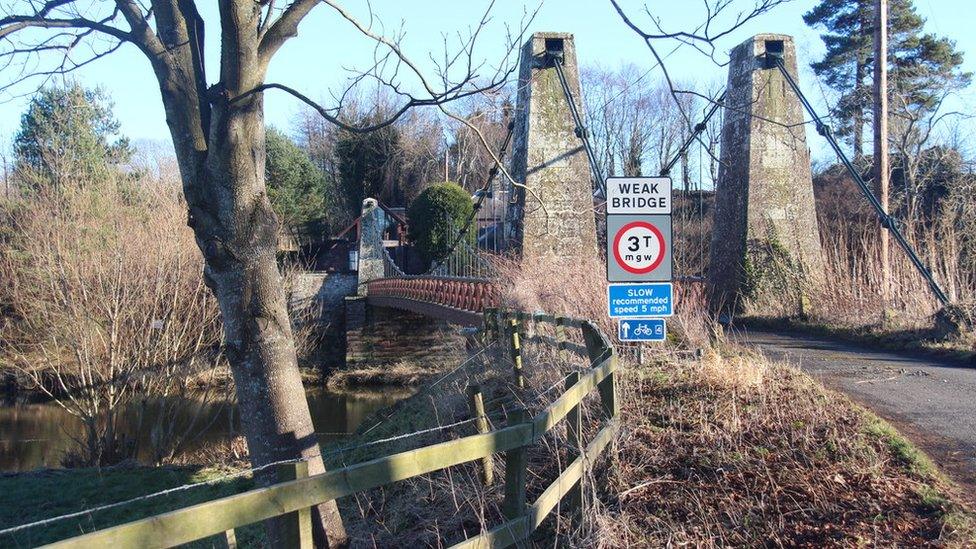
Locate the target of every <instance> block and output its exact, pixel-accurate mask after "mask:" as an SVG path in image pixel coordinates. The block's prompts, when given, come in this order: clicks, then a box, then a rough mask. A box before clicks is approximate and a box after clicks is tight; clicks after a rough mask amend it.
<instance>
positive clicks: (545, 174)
mask: <svg viewBox="0 0 976 549" xmlns="http://www.w3.org/2000/svg"><path fill="white" fill-rule="evenodd" d="M547 42H550V44H553V45H555V44H560V43H561V46H562V48H563V53H564V59H565V63H564V65H563V68H564V70H565V74H566V79H567V81H568V83H569V87H570V90H571V91H572V94H573V97H574V98H575V100H576V103H577V108H578V109H580V112H583V105H582V99H581V96H580V84H579V68H578V66H577V64H576V46H575V44H574V42H573V35H572V34H568V33H535V34H533V35H532V37H531V38H530V39H529V40H528V41H527V42H526V43H525V45H524V46H523V48H522V64H521V67H520V70H519V91H518V97H517V100H516V110H515V129H514V133H513V135H512V166H511V174H512V177H513V178H514V179H515V180H516V181H519V182H524V183H525V185H526V186H527V187H528V188H529V189H531V190H532V192H526V191H525V190H524V189H521V188H515V189H513V196H514V197H516V198H515V204H514V205H513V206H512V207H510V208H509V218H508V227H509V231H510V236H513V237H514V243H515V245H516V246H518V247H519V248H520V249H521V252H522V258H523V260H528V261H533V260H536V259H539V258H541V257H545V256H556V257H557V258H565V257H570V258H572V257H580V256H583V255H595V254H596V253H597V247H596V222H595V220H594V216H593V195H592V190H591V183H590V174H589V164H588V163H587V160H586V152H585V151H584V149H583V143H582V141H581V140H580V138H579V137H577V136H576V134H575V131H574V130H575V127H576V126H575V124H574V123H573V118H572V115H571V113H570V109H569V105H568V103H567V101H566V97H565V95H564V93H563V90H562V87H561V84H560V82H559V76H558V75H557V73H556V69H555V68H554V67H553V65H552V64H551V63H548V62H547V61H546V59H545V52H546V43H547ZM543 204H544V205H545V207H543Z"/></svg>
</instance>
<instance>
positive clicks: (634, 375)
mask: <svg viewBox="0 0 976 549" xmlns="http://www.w3.org/2000/svg"><path fill="white" fill-rule="evenodd" d="M525 358H526V364H525V367H526V375H527V376H529V379H532V380H533V383H538V384H540V386H547V385H549V384H550V380H549V379H543V378H542V377H541V376H542V373H543V372H546V371H548V370H550V369H551V368H552V365H553V364H554V362H553V359H554V357H553V355H551V354H550V355H542V354H540V355H534V354H533V353H532V352H531V351H529V352H527V354H526V357H525ZM623 366H624V367H623V369H622V370H621V379H620V385H619V389H618V391H619V397H620V401H621V402H622V404H623V408H622V414H621V430H620V435H619V437H618V439H617V441H616V443H615V447H616V449H617V451H618V454H617V456H616V457H615V458H613V459H611V460H609V461H601V462H598V463H596V464H595V466H594V469H593V478H592V479H590V480H588V482H590V483H592V484H591V486H592V489H590V488H588V489H587V494H588V495H587V505H588V509H589V510H588V512H587V513H586V514H585V520H584V522H583V525H582V527H581V528H579V529H571V528H569V527H568V524H569V523H568V521H565V520H562V521H553V519H549V520H548V521H547V523H546V524H544V525H543V528H542V529H541V530H540V532H539V535H540V536H542V537H543V538H545V539H541V538H540V540H538V541H540V542H546V543H551V542H552V541H553V539H557V540H560V543H561V544H563V545H567V546H577V547H589V546H593V545H595V544H602V545H606V546H629V545H649V546H659V545H667V544H669V543H670V544H689V545H707V544H718V545H747V546H755V545H767V544H775V545H785V546H797V545H806V546H831V545H833V546H851V545H877V546H893V545H899V546H950V547H951V546H958V547H964V546H967V545H971V544H974V543H976V515H974V514H973V511H972V510H971V509H969V508H967V507H966V506H965V505H964V504H963V503H961V500H962V498H961V494H960V492H959V488H958V487H956V486H955V485H953V484H952V483H951V482H950V481H949V480H947V479H946V478H945V477H944V476H943V475H942V474H941V473H940V472H939V471H938V469H937V468H936V467H935V466H934V465H932V463H931V462H930V461H929V460H928V459H927V457H926V456H925V455H924V454H923V453H922V452H920V451H919V450H918V449H917V448H915V446H914V445H912V444H911V443H910V442H909V441H908V440H906V439H905V438H904V437H902V436H901V435H900V434H898V432H897V431H896V430H895V429H894V428H892V427H891V426H889V425H888V424H886V423H885V422H883V421H882V420H880V419H879V418H877V416H874V415H873V414H871V413H869V412H867V411H866V410H864V409H863V408H861V407H859V406H857V405H856V404H854V403H852V402H851V401H850V400H849V399H847V398H846V397H844V396H843V395H841V394H839V393H836V392H834V391H831V390H828V389H825V388H824V387H823V386H822V385H820V384H819V383H817V382H816V381H814V380H813V379H811V378H810V377H808V376H806V375H805V374H803V373H801V372H799V371H798V370H796V369H794V368H791V367H788V366H785V365H783V364H779V363H774V362H769V361H767V360H766V359H764V358H762V357H760V356H757V355H755V354H752V353H746V352H743V351H742V350H741V349H740V348H738V347H735V346H729V347H727V348H723V349H722V353H721V354H720V353H718V352H715V351H709V352H707V353H706V354H705V356H704V357H702V358H701V359H700V360H679V361H674V360H673V361H669V362H667V363H665V364H660V365H656V366H643V367H641V366H636V365H629V364H627V365H623ZM470 367H471V368H472V370H470V371H464V370H461V371H458V372H456V373H453V374H452V375H450V376H447V377H445V378H439V380H438V384H437V385H436V386H434V385H433V384H428V385H427V387H425V389H424V390H421V392H419V393H418V394H417V395H415V396H414V397H412V398H409V399H406V400H404V401H402V402H400V403H398V404H397V405H396V406H395V407H393V408H390V409H387V410H383V411H381V412H379V413H377V414H374V415H373V416H371V418H370V419H368V420H367V421H365V422H363V424H362V425H361V427H360V428H359V429H358V433H357V434H356V435H355V436H352V437H349V438H347V439H345V440H343V441H342V442H341V443H337V444H333V445H331V446H328V447H326V448H324V452H325V453H326V454H327V461H328V462H329V465H330V466H331V467H333V468H335V467H341V466H343V465H345V464H349V463H355V462H357V461H360V460H362V459H368V458H370V457H373V456H375V455H380V454H388V453H392V452H395V451H402V450H404V449H407V448H411V447H418V446H420V445H423V444H425V443H428V442H431V441H434V440H443V439H444V438H445V437H446V438H456V437H459V436H466V435H470V434H473V430H472V429H473V428H472V427H471V426H470V425H457V426H455V424H456V423H457V422H459V421H464V420H465V419H467V418H468V417H469V416H468V412H467V407H466V397H465V396H464V391H465V387H466V386H467V384H468V383H470V382H471V381H472V380H474V379H477V380H479V381H478V382H479V383H489V385H486V387H492V386H493V385H492V382H491V374H492V370H491V369H490V368H489V369H488V370H485V369H484V368H481V367H480V365H479V364H478V363H476V362H473V363H472V364H470ZM486 371H487V373H488V377H487V378H486V377H485V375H484V373H485V372H486ZM496 375H498V376H501V378H499V379H501V380H504V379H507V376H508V372H507V370H505V369H504V368H502V369H498V371H497V373H496ZM555 375H556V376H558V375H559V374H558V373H556V374H555ZM533 376H535V377H533ZM495 383H496V384H495V385H494V387H495V388H498V387H502V386H501V385H497V380H496V382H495ZM540 394H544V393H540ZM492 395H495V396H492ZM498 395H500V393H499V392H498V391H495V390H494V389H491V390H486V396H488V397H489V404H488V408H489V416H490V421H491V422H492V424H493V425H495V426H498V425H502V424H503V423H500V422H502V421H504V420H503V418H501V417H498V416H495V415H493V414H492V413H491V412H490V410H498V411H500V410H502V409H503V408H505V407H506V406H507V405H506V404H504V402H505V397H504V396H498ZM556 396H558V393H557V394H550V395H549V397H548V398H555V397H556ZM498 398H501V399H502V400H501V401H498V400H497V399H498ZM499 402H500V403H499ZM394 412H395V413H394ZM439 426H443V427H439ZM432 428H434V429H436V432H428V433H425V434H422V435H419V436H417V437H411V438H408V439H403V438H399V437H398V435H401V434H403V433H412V432H417V431H425V430H428V429H432ZM364 443H369V444H370V446H367V447H363V446H361V445H362V444H364ZM559 448H560V445H559V444H555V445H553V446H548V445H541V446H540V447H538V448H536V449H535V450H533V456H532V458H531V463H533V464H534V465H532V466H531V467H530V470H533V472H534V473H535V474H538V475H542V476H545V475H547V474H548V473H549V472H550V471H548V469H546V470H543V469H541V468H539V467H541V466H542V464H544V463H550V464H551V463H553V460H554V459H555V460H556V461H558V460H560V459H562V456H561V452H560V451H559V450H558V449H559ZM536 454H538V455H536ZM550 454H552V455H550ZM496 462H497V463H499V464H500V460H496ZM174 470H175V471H177V472H176V473H174V472H173V471H174ZM103 471H107V472H102V473H97V472H95V471H93V470H73V471H64V472H57V473H50V472H39V473H30V474H24V475H6V476H3V477H0V492H2V493H3V494H4V496H3V497H8V496H7V494H19V495H18V496H16V497H18V498H20V499H19V500H14V499H7V500H5V499H0V507H2V508H4V509H9V508H10V507H14V505H11V504H12V503H13V502H14V501H17V505H16V507H18V508H19V509H22V511H17V513H18V514H17V516H16V517H15V518H16V520H18V521H24V520H33V519H37V518H43V517H47V516H51V515H53V514H57V513H59V512H63V511H65V510H68V509H75V508H84V507H90V506H92V505H97V504H99V503H103V502H110V501H118V500H119V499H124V497H126V496H128V495H131V494H133V493H146V492H148V491H152V490H153V489H155V488H157V487H162V486H163V485H164V484H165V483H166V482H169V483H171V484H179V483H182V482H186V481H187V478H189V476H192V475H209V474H214V473H211V472H209V470H206V469H198V468H197V469H195V468H177V469H173V468H167V469H162V470H158V469H145V468H143V469H132V470H123V469H111V470H103ZM477 472H478V468H477V466H476V465H475V464H472V465H469V466H461V467H457V468H451V469H449V470H446V471H442V472H438V473H434V474H431V475H427V476H425V477H421V478H419V479H417V480H416V481H408V482H402V483H397V484H395V485H392V486H388V487H386V488H384V489H381V490H380V489H378V490H374V491H370V492H367V493H363V494H360V495H358V496H356V497H351V498H345V499H344V500H342V501H340V509H341V510H342V512H343V513H344V514H345V516H346V518H347V526H348V527H349V529H350V532H351V534H353V535H354V538H355V542H354V544H353V545H354V546H360V545H362V546H368V545H370V544H371V543H379V544H380V545H383V544H385V543H393V542H404V541H406V540H409V542H410V543H411V544H413V543H417V544H421V543H437V542H438V540H439V541H440V542H445V541H458V536H460V535H462V534H461V532H468V533H469V534H470V533H472V532H477V531H478V530H479V529H480V528H481V527H482V524H492V523H494V522H495V521H496V519H497V518H498V517H499V515H500V512H499V508H498V504H499V503H500V501H501V496H502V490H501V488H502V485H503V483H502V479H501V478H500V475H496V479H495V481H494V483H493V484H492V485H491V486H489V487H483V486H481V484H480V482H479V481H478V480H477V478H478V474H477ZM47 475H50V478H52V479H58V480H54V481H51V483H52V484H51V485H52V486H53V485H54V484H64V485H68V484H70V485H71V486H72V487H73V488H72V490H73V491H74V492H68V493H67V494H64V495H62V494H60V493H59V491H58V490H53V489H52V490H44V489H43V486H47V484H44V485H42V487H41V489H32V488H31V487H32V486H36V485H37V482H48V481H49V480H48V477H47ZM174 475H176V476H175V477H174ZM181 475H182V476H181ZM159 477H162V478H164V479H166V480H165V481H161V480H159ZM198 478H200V477H198ZM146 479H155V480H153V481H151V482H149V481H147V480H146ZM237 482H241V483H242V484H234V485H231V484H229V483H225V482H220V483H218V484H217V485H216V486H215V487H213V488H203V490H211V495H212V497H220V496H221V495H225V494H227V493H232V491H233V490H238V489H246V484H243V481H237ZM114 484H122V485H124V486H123V487H121V488H114V487H113V485H114ZM135 485H138V486H139V489H138V490H134V489H133V486H135ZM167 486H168V485H167ZM530 491H531V488H530ZM593 496H595V499H591V497H593ZM10 497H11V498H12V497H14V496H10ZM72 498H80V499H79V501H74V500H73V499H72ZM81 502H84V505H82V504H81ZM180 503H181V502H180V501H174V502H173V507H175V506H179V504H180ZM182 503H183V504H185V503H186V501H182ZM169 505H170V504H168V503H167V504H166V505H165V506H163V507H165V508H166V509H169V508H171V507H170V506H169ZM163 507H157V508H154V510H159V509H162V508H163ZM145 512H146V508H144V507H140V508H139V509H137V510H134V511H132V512H131V513H128V514H124V515H123V514H121V513H120V514H114V515H111V516H109V515H106V516H105V517H103V518H101V519H98V518H95V519H93V520H94V521H95V522H88V523H85V524H89V525H91V524H94V525H96V526H100V527H101V526H105V525H108V524H110V523H111V521H112V520H116V521H119V522H121V521H124V520H132V519H134V518H137V516H143V515H140V514H139V513H143V514H145ZM7 513H8V515H10V514H12V513H14V511H7ZM3 520H13V518H4V519H3ZM85 520H88V519H87V518H86V519H85ZM99 521H101V522H99ZM435 523H436V524H437V528H435V529H430V528H429V525H431V524H435ZM59 531H61V532H63V531H66V530H59ZM75 531H76V530H75ZM260 535H261V534H260V529H259V528H258V529H257V530H253V529H252V530H251V533H245V535H243V536H242V535H241V534H240V533H239V535H238V540H239V541H240V542H241V544H242V545H244V546H247V545H248V540H251V541H254V540H256V537H255V536H258V537H259V536H260ZM248 536H250V537H248Z"/></svg>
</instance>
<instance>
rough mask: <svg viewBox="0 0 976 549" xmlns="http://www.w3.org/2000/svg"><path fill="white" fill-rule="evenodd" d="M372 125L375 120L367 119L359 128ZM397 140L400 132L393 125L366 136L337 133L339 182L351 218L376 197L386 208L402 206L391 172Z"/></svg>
mask: <svg viewBox="0 0 976 549" xmlns="http://www.w3.org/2000/svg"><path fill="white" fill-rule="evenodd" d="M375 122H376V118H375V117H369V116H367V117H365V118H364V119H363V120H361V121H360V124H359V125H360V126H361V127H365V126H369V125H371V124H373V123H375ZM399 141H400V133H399V131H398V130H397V128H396V127H395V126H393V125H390V126H385V127H383V128H380V129H377V130H374V131H371V132H367V133H355V132H349V131H341V132H340V133H339V138H338V140H337V141H336V146H335V156H336V164H337V165H338V172H339V183H340V185H341V187H342V194H343V197H344V198H345V201H346V205H347V208H348V209H349V211H350V213H352V214H353V215H354V216H358V215H359V210H360V208H361V207H362V204H363V200H364V199H366V198H378V199H379V200H381V201H383V202H385V203H386V204H389V205H401V204H402V203H403V197H402V193H401V192H400V190H399V189H397V188H396V185H395V178H394V177H393V171H392V169H391V167H392V164H393V160H394V158H395V157H396V154H397V151H398V145H399Z"/></svg>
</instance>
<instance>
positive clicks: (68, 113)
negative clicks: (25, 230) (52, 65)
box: [14, 83, 132, 189]
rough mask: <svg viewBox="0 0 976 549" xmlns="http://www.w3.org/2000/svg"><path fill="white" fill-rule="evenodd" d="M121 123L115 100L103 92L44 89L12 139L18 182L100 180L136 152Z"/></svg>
mask: <svg viewBox="0 0 976 549" xmlns="http://www.w3.org/2000/svg"><path fill="white" fill-rule="evenodd" d="M119 127H120V124H119V122H118V121H117V120H116V119H115V117H114V116H113V115H112V103H111V100H110V99H109V98H108V96H107V95H106V94H105V93H104V92H102V91H101V90H97V89H95V90H93V89H85V88H83V87H82V86H81V85H80V84H77V83H72V84H69V85H67V86H65V87H52V88H45V89H43V90H41V91H40V92H38V94H37V95H36V96H35V97H34V98H33V99H32V100H31V102H30V105H29V106H28V108H27V112H25V113H24V115H23V116H22V117H21V120H20V130H19V131H18V133H17V135H16V137H15V138H14V155H15V165H16V171H17V175H18V178H19V181H20V182H21V184H23V185H24V186H25V187H27V188H29V189H31V188H33V189H36V188H40V187H43V186H46V185H51V186H54V187H55V188H58V189H63V188H66V187H72V186H77V185H85V184H89V183H93V182H97V181H99V180H100V179H102V178H104V177H105V176H106V175H108V173H109V171H110V170H112V169H114V168H115V167H116V166H117V165H118V164H120V163H122V162H126V161H128V160H129V158H130V157H131V156H132V149H131V148H130V146H129V140H128V139H126V138H125V137H122V136H119V135H118V134H119Z"/></svg>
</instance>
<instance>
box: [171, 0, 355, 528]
mask: <svg viewBox="0 0 976 549" xmlns="http://www.w3.org/2000/svg"><path fill="white" fill-rule="evenodd" d="M172 6H175V4H169V3H163V4H162V5H161V9H160V10H158V11H157V13H156V17H157V20H158V25H159V27H160V28H161V29H167V31H168V32H167V33H166V34H162V33H161V38H162V39H163V40H164V42H165V43H166V44H169V47H168V48H167V49H166V51H165V52H164V53H161V54H160V55H158V56H156V57H155V58H153V69H154V71H155V72H156V76H157V79H158V80H159V83H160V91H161V93H162V98H163V106H164V108H165V110H166V120H167V125H168V126H169V129H170V133H171V135H172V138H173V144H174V148H175V150H176V155H177V160H178V163H179V166H180V174H181V178H182V180H183V188H184V194H185V195H186V200H187V208H188V210H189V218H188V224H189V225H190V227H192V228H193V231H194V234H195V236H196V240H197V244H198V246H199V247H200V250H201V251H202V252H203V256H204V260H205V267H204V279H205V281H206V283H207V286H208V287H209V288H210V289H211V290H212V291H213V293H214V295H215V296H216V298H217V301H218V303H219V305H220V311H221V316H222V320H223V324H224V340H225V341H224V345H225V348H226V356H227V358H228V361H229V362H230V367H231V370H232V372H233V376H234V382H235V386H236V391H237V400H238V403H239V406H240V412H241V424H242V427H243V431H244V435H245V436H246V438H247V443H248V450H249V452H250V457H251V464H252V465H253V466H255V467H259V466H261V465H265V464H268V463H272V462H275V461H282V460H290V459H304V460H307V461H308V469H309V474H310V475H316V474H320V473H323V472H324V471H325V466H324V463H323V461H322V458H321V455H320V450H319V445H318V439H317V438H316V435H315V430H314V427H313V425H312V419H311V414H310V413H309V409H308V402H307V400H306V398H305V390H304V387H303V386H302V380H301V375H300V373H299V370H298V362H297V357H296V353H295V345H294V339H293V335H292V331H291V324H290V321H289V317H288V309H287V305H286V299H285V294H284V288H283V287H282V280H281V275H280V273H279V272H278V265H277V261H276V252H277V235H278V220H277V217H276V216H275V214H274V212H273V210H272V209H271V203H270V201H269V199H268V196H267V193H266V188H265V183H264V167H265V125H264V112H263V97H262V95H261V94H260V93H253V94H249V92H250V91H251V90H253V89H254V88H255V87H256V86H258V85H260V84H261V83H262V82H263V80H264V76H265V70H266V61H265V60H263V59H261V57H260V56H259V54H258V31H257V29H258V23H257V18H258V14H259V11H260V6H259V4H258V3H257V2H240V1H236V0H222V1H221V2H220V12H221V14H220V19H221V32H222V37H221V38H222V40H221V43H222V47H221V60H220V83H219V84H218V85H215V86H213V87H212V88H211V89H210V90H207V89H206V87H205V86H206V84H205V83H206V76H205V74H204V70H203V61H202V57H201V55H200V53H199V52H200V46H196V47H194V45H202V42H203V36H202V33H203V26H202V20H200V18H199V17H198V16H197V15H196V13H195V11H193V10H192V9H191V8H192V5H190V7H186V5H183V4H182V3H181V4H180V5H179V7H178V8H174V7H172ZM178 10H179V11H178ZM183 21H186V24H183ZM194 23H196V24H194ZM274 474H275V472H274V468H269V469H267V470H264V471H262V472H261V473H260V474H259V475H258V478H259V480H260V482H261V483H263V484H268V483H271V482H273V481H275V480H276V479H275V478H274ZM314 511H315V512H314V513H313V517H314V520H313V522H314V526H315V531H316V532H315V533H316V538H317V543H318V544H320V545H324V544H325V542H326V539H327V542H328V545H329V546H337V545H343V544H344V543H345V541H346V535H345V530H344V528H343V525H342V520H341V518H340V516H339V513H338V508H337V507H336V503H335V502H334V501H333V502H329V503H326V504H322V505H319V506H318V507H317V508H316V509H314ZM277 522H278V521H274V520H272V521H269V522H268V534H269V538H270V539H271V540H272V546H274V545H276V543H275V542H274V540H276V539H278V538H277V533H278V532H280V531H281V529H280V526H278V525H276V523H277ZM326 534H327V535H326Z"/></svg>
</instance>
